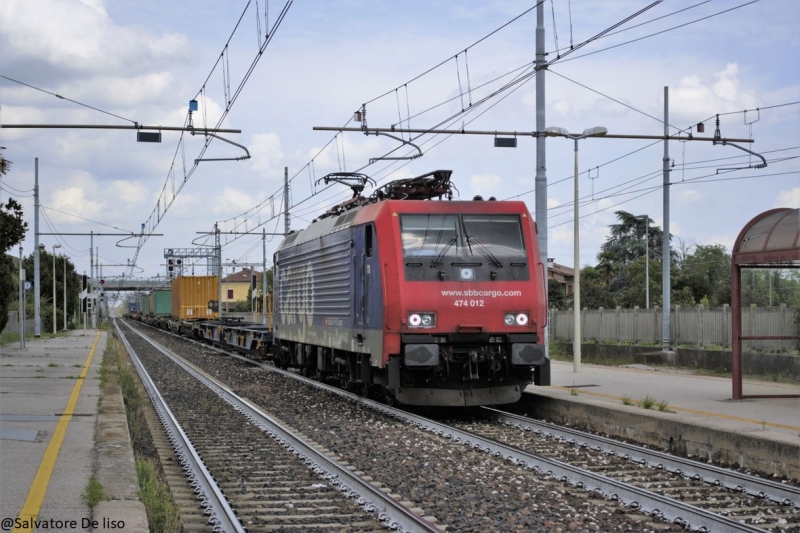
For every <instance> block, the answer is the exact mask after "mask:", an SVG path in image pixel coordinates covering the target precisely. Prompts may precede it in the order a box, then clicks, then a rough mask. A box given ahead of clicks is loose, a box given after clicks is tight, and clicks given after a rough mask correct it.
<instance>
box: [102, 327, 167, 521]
mask: <svg viewBox="0 0 800 533" xmlns="http://www.w3.org/2000/svg"><path fill="white" fill-rule="evenodd" d="M111 337H112V335H109V339H111ZM124 354H125V349H124V347H123V346H122V345H121V344H120V343H119V341H117V340H109V343H108V349H107V350H106V354H105V357H104V359H103V365H102V366H101V376H100V379H101V381H103V380H106V381H107V382H110V381H112V380H114V378H115V377H116V380H117V382H118V383H119V386H120V389H121V391H122V398H123V400H124V402H125V415H126V417H127V419H128V430H129V432H130V436H131V444H132V445H133V451H134V455H135V458H136V476H137V478H138V481H139V498H140V499H141V501H142V503H143V504H144V507H145V511H146V513H147V523H148V525H149V528H150V531H164V532H173V531H174V532H178V531H181V517H180V509H179V507H178V506H177V505H176V504H175V501H174V500H173V498H172V494H171V493H170V492H169V488H168V486H167V484H166V483H165V482H164V481H163V472H162V471H161V468H160V466H159V465H158V463H157V462H156V458H157V456H158V454H157V452H156V449H155V445H154V444H153V438H152V436H151V435H150V428H148V426H147V421H146V419H145V415H144V409H143V406H144V399H143V396H142V395H141V394H140V391H139V388H138V386H137V384H136V378H135V377H134V375H133V374H132V373H131V372H130V371H129V370H128V368H127V365H126V359H125V356H124ZM114 358H116V372H114V367H113V364H112V363H113V361H114ZM107 360H108V364H107ZM103 367H105V368H106V369H105V370H102V368H103ZM115 374H116V376H115Z"/></svg>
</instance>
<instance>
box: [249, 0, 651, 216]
mask: <svg viewBox="0 0 800 533" xmlns="http://www.w3.org/2000/svg"><path fill="white" fill-rule="evenodd" d="M660 1H661V0H658V1H656V2H653V3H651V4H650V5H648V6H646V7H645V8H643V9H641V10H639V11H638V12H636V13H634V14H633V15H630V16H628V17H626V18H625V19H623V20H622V21H620V22H618V23H616V24H614V25H613V26H611V27H610V28H607V29H606V30H603V31H602V32H600V33H599V34H597V35H595V36H593V37H591V38H589V39H587V40H585V41H583V42H582V43H580V44H579V45H577V46H576V47H575V48H574V49H573V50H577V49H579V48H581V47H583V46H585V45H586V44H588V43H590V42H592V41H593V40H595V39H597V38H599V37H600V36H602V35H604V34H606V33H608V32H610V31H612V30H613V29H615V28H618V27H620V26H621V25H623V24H625V23H626V22H628V21H629V20H632V19H633V18H635V17H637V16H639V15H640V14H641V13H643V12H645V11H647V10H648V9H650V8H652V7H653V6H655V5H657V4H659V3H660ZM537 5H538V4H537ZM535 7H537V6H533V7H532V8H530V9H529V10H526V11H525V12H523V13H522V14H520V15H518V16H517V17H515V18H514V19H512V20H511V21H509V22H507V23H506V24H504V25H502V26H500V27H499V28H498V29H496V30H494V31H493V32H490V33H489V34H488V35H486V36H484V37H483V38H481V39H479V40H478V41H476V42H475V43H473V44H472V45H470V46H468V47H467V48H466V49H465V51H466V50H469V49H470V48H472V47H474V46H475V45H477V44H478V43H480V42H482V41H483V40H485V39H487V38H488V37H490V36H491V35H493V34H495V33H497V32H498V31H500V30H501V29H503V28H505V27H507V26H508V25H509V24H511V23H513V22H514V21H516V20H518V19H519V18H520V17H522V16H524V15H525V14H527V13H529V12H530V11H532V10H533V9H534V8H535ZM573 50H570V52H572V51H573ZM459 54H460V52H459ZM459 54H456V56H451V57H450V58H448V59H446V60H444V61H442V62H440V63H439V64H437V65H435V66H434V67H431V68H430V69H428V70H426V71H425V72H423V73H422V74H420V75H418V76H416V77H414V78H412V79H411V80H409V81H407V82H406V83H405V84H404V85H406V86H407V85H408V84H409V83H411V82H413V81H415V80H416V79H419V78H420V77H422V76H424V75H425V74H427V73H429V72H431V71H433V70H435V69H436V68H438V67H440V66H442V65H444V64H446V63H447V62H448V61H450V60H452V59H454V58H456V57H457V55H459ZM554 62H555V61H551V62H549V63H548V65H551V64H552V63H554ZM525 68H526V69H530V68H531V67H530V66H527V67H525ZM533 74H535V70H534V72H533ZM527 76H528V77H530V74H528V75H527ZM523 78H524V77H523V76H518V77H517V78H516V80H512V82H509V83H507V84H506V85H505V86H503V87H502V88H501V89H500V90H498V91H495V92H494V93H492V94H490V95H489V96H487V97H484V98H483V99H482V100H481V101H479V102H478V103H477V104H473V105H472V106H470V108H469V109H467V110H466V111H462V113H464V112H470V111H472V110H473V109H474V108H475V107H477V105H480V104H482V103H484V102H486V101H488V100H489V99H491V98H493V97H494V96H496V95H497V94H499V93H500V92H503V91H505V90H507V89H509V88H512V87H513V85H514V84H515V82H518V81H520V80H521V79H523ZM398 87H399V86H398ZM391 92H392V91H387V92H385V93H383V94H382V95H380V96H378V97H376V98H373V99H371V100H368V101H367V102H366V103H365V105H366V104H368V103H371V102H374V101H376V100H378V99H380V98H382V97H384V96H386V95H388V94H391ZM458 116H459V114H458V113H457V114H456V115H454V116H452V117H449V118H448V119H445V120H444V121H441V122H440V123H439V125H441V124H444V123H446V122H448V121H450V120H454V119H457V117H458ZM348 122H349V121H348ZM420 136H421V135H420ZM418 137H419V136H418ZM438 144H440V143H437V145H438ZM390 153H391V152H390ZM365 166H368V165H365ZM363 168H364V167H362V169H359V170H363ZM296 176H297V174H296V175H295V176H293V177H292V180H294V178H295V177H296ZM290 181H291V180H290ZM329 187H330V185H329V186H328V187H325V188H324V189H322V191H319V192H314V193H313V194H312V195H311V196H309V197H308V198H307V199H310V198H312V197H314V196H316V195H317V194H319V193H320V192H324V191H326V190H327V189H328V188H329ZM305 201H306V200H305V199H304V200H302V201H301V202H300V203H304V202H305ZM259 205H261V204H259ZM295 205H297V204H295Z"/></svg>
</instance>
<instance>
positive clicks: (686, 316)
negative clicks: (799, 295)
mask: <svg viewBox="0 0 800 533" xmlns="http://www.w3.org/2000/svg"><path fill="white" fill-rule="evenodd" d="M797 312H798V311H797V310H796V309H790V308H787V307H786V306H785V305H781V306H780V307H746V308H743V309H742V335H745V336H755V335H770V336H778V335H798V328H797V326H796V325H795V322H794V320H795V313H797ZM670 318H671V320H670V344H671V345H673V346H678V345H681V344H688V345H693V346H700V347H703V346H707V345H711V346H722V347H725V348H728V347H730V345H731V341H732V339H731V309H730V307H729V306H727V305H725V306H724V307H713V308H703V307H702V306H698V307H691V308H682V307H680V306H678V307H675V308H673V309H672V313H670ZM661 320H662V310H661V309H659V308H654V309H638V308H634V309H621V308H619V307H618V308H616V309H603V308H600V309H592V310H589V309H584V310H583V311H582V312H581V339H582V340H584V341H586V340H595V341H601V342H602V341H610V342H615V343H617V344H643V343H647V344H654V345H660V344H661V342H662V326H661ZM549 323H550V338H551V339H556V340H564V341H572V340H573V329H574V315H573V312H572V311H555V310H551V311H550V322H549ZM798 345H800V341H798V340H783V341H776V340H759V341H744V342H743V349H744V350H745V351H769V352H785V351H789V350H794V349H797V347H798Z"/></svg>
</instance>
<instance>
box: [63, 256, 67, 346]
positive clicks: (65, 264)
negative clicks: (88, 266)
mask: <svg viewBox="0 0 800 533" xmlns="http://www.w3.org/2000/svg"><path fill="white" fill-rule="evenodd" d="M64 331H67V258H66V257H65V258H64Z"/></svg>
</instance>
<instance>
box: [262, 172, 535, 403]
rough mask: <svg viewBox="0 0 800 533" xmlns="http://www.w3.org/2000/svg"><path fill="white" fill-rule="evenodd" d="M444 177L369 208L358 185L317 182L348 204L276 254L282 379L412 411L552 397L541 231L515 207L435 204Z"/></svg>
mask: <svg viewBox="0 0 800 533" xmlns="http://www.w3.org/2000/svg"><path fill="white" fill-rule="evenodd" d="M450 174H451V171H448V170H439V171H436V172H432V173H430V174H425V175H423V176H419V177H416V178H412V179H408V180H398V181H395V182H392V183H389V184H387V185H385V186H383V187H381V188H380V189H378V190H376V192H375V193H373V194H372V195H371V196H370V197H369V198H365V197H363V196H362V195H361V191H362V190H363V188H364V186H365V185H366V184H367V183H370V182H372V180H371V179H370V178H369V177H367V176H364V175H361V174H346V173H339V174H332V175H328V176H326V177H325V178H323V180H325V182H326V183H329V182H331V181H335V182H341V183H346V184H349V185H350V186H351V187H352V188H353V191H354V194H353V198H351V199H350V200H348V201H346V202H344V203H342V204H340V205H338V206H336V207H334V208H333V209H331V210H330V211H328V212H327V213H325V214H324V215H323V216H321V217H320V218H319V219H317V220H315V221H314V222H313V223H312V224H310V225H309V226H308V227H307V228H306V229H304V230H302V231H299V232H296V233H292V234H290V235H289V236H288V237H286V238H285V239H284V241H283V242H282V243H281V244H280V246H279V248H278V250H277V252H276V253H275V257H274V261H275V274H274V283H273V291H274V301H275V302H277V305H276V307H275V310H274V329H273V335H274V337H273V338H274V341H273V342H274V345H273V350H272V351H273V357H274V360H275V363H276V364H277V365H278V366H281V367H289V366H291V367H297V368H300V369H302V370H303V372H304V373H305V374H306V375H310V376H315V377H317V378H318V379H324V380H332V381H338V382H339V383H340V384H341V385H343V386H344V387H346V388H348V389H350V390H354V391H358V392H360V393H362V394H365V395H367V394H370V395H375V396H378V397H380V398H382V399H384V400H386V401H389V402H394V401H397V402H400V403H403V404H407V405H430V406H471V405H496V404H507V403H513V402H516V401H517V400H519V398H520V397H521V394H522V391H523V389H524V388H525V387H526V386H527V385H529V384H530V383H531V382H534V383H535V384H536V385H549V384H550V361H549V360H548V359H547V357H546V355H545V350H544V327H545V324H546V320H547V302H546V294H547V293H546V285H545V284H546V282H547V281H546V275H545V269H544V265H543V264H542V263H541V261H540V258H539V248H538V244H537V238H536V224H535V223H534V221H533V220H532V218H531V215H530V213H529V212H528V210H527V208H526V206H525V204H524V203H523V202H507V201H492V200H493V199H490V200H489V201H482V200H481V199H479V198H477V197H476V199H475V200H473V201H444V200H443V198H446V199H447V200H452V183H451V182H450ZM320 181H322V180H320ZM372 183H374V182H372ZM435 198H438V201H437V200H435Z"/></svg>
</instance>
